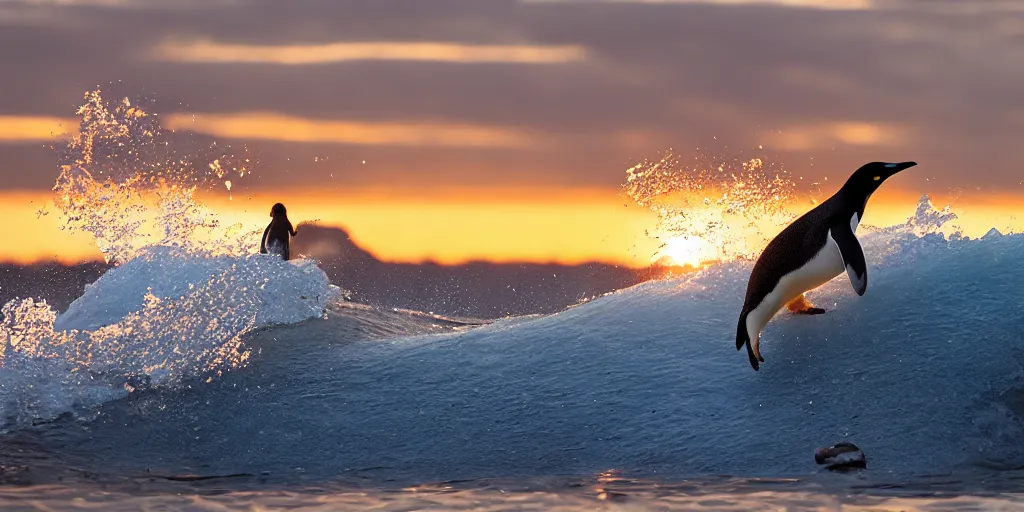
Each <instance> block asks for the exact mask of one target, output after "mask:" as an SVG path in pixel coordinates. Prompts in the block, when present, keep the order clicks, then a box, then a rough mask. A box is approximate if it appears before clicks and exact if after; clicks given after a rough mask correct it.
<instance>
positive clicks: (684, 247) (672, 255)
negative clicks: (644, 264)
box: [654, 236, 715, 267]
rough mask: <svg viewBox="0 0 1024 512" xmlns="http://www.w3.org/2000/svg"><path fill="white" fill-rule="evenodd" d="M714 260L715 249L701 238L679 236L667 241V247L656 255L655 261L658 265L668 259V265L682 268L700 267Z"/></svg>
mask: <svg viewBox="0 0 1024 512" xmlns="http://www.w3.org/2000/svg"><path fill="white" fill-rule="evenodd" d="M714 258H715V249H714V247H711V245H710V244H708V243H707V242H705V241H704V240H702V239H701V238H698V237H695V236H690V237H685V236H678V237H675V238H670V239H669V240H667V241H665V246H664V247H662V249H661V251H659V252H658V254H656V255H655V258H654V261H655V262H656V263H657V262H659V261H660V260H664V259H667V260H668V261H667V262H666V263H669V264H672V265H677V266H680V267H682V266H687V265H688V266H691V267H700V265H701V263H704V262H706V261H710V260H713V259H714Z"/></svg>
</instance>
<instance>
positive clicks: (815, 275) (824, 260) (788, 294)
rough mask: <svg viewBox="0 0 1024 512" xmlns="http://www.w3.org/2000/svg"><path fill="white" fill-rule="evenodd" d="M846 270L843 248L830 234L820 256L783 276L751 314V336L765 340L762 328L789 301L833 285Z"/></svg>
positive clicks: (815, 256)
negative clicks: (829, 283) (824, 286)
mask: <svg viewBox="0 0 1024 512" xmlns="http://www.w3.org/2000/svg"><path fill="white" fill-rule="evenodd" d="M845 270H846V266H845V265H844V264H843V255H842V254H841V253H840V252H839V246H837V245H836V243H835V242H834V241H833V240H832V237H831V235H828V236H827V237H826V239H825V246H824V247H822V249H821V250H820V251H818V254H815V255H814V257H813V258H811V260H810V261H808V262H807V263H805V264H804V265H803V266H802V267H800V268H798V269H796V270H794V271H793V272H790V273H788V274H786V275H784V276H782V279H779V283H778V284H777V285H775V289H773V290H772V291H771V293H769V294H768V295H767V296H765V298H764V300H762V301H761V303H760V304H758V305H757V307H756V308H754V310H753V311H751V312H750V313H749V314H748V315H747V333H749V334H750V336H751V340H752V341H753V339H754V337H755V336H756V337H757V338H760V337H761V329H764V326H765V325H767V324H768V321H769V320H771V319H772V317H773V316H775V313H776V312H778V311H779V310H780V309H782V307H783V306H785V305H786V304H788V303H789V301H791V300H793V299H795V298H797V296H799V295H800V294H801V293H804V292H806V291H808V290H813V289H815V288H817V287H819V286H821V285H823V284H825V283H827V282H829V281H830V280H831V279H832V278H833V277H836V276H837V275H839V274H842V273H843V272H844V271H845Z"/></svg>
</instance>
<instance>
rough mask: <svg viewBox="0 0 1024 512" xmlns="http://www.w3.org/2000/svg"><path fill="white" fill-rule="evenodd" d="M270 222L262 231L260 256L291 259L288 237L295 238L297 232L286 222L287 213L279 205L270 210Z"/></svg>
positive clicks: (289, 222) (282, 206)
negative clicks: (273, 255) (268, 254)
mask: <svg viewBox="0 0 1024 512" xmlns="http://www.w3.org/2000/svg"><path fill="white" fill-rule="evenodd" d="M270 217H271V218H272V220H271V221H270V224H268V225H267V229H264V230H263V239H262V240H261V241H260V254H267V253H270V254H277V255H279V256H281V259H283V260H285V261H288V260H289V259H291V244H290V241H289V238H288V235H291V236H295V235H297V234H298V231H296V230H295V228H293V227H292V223H291V221H289V220H288V211H287V210H286V209H285V207H284V205H283V204H281V203H277V204H275V205H274V206H273V207H272V208H271V209H270Z"/></svg>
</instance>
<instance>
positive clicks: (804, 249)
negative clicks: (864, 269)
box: [740, 195, 856, 322]
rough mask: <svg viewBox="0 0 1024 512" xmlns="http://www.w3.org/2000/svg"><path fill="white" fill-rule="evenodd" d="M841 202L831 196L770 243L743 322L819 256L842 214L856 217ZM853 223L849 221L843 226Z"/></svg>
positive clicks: (752, 274)
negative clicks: (781, 283) (784, 281)
mask: <svg viewBox="0 0 1024 512" xmlns="http://www.w3.org/2000/svg"><path fill="white" fill-rule="evenodd" d="M841 200H842V198H841V197H839V196H838V195H835V196H832V197H830V198H829V199H828V200H827V201H825V202H823V203H821V204H820V205H818V206H817V207H815V208H814V209H812V210H811V211H809V212H807V213H805V214H803V215H802V216H801V217H800V218H798V219H796V220H795V221H793V222H792V223H791V224H790V225H789V226H786V229H783V230H782V232H780V233H779V234H778V235H776V237H775V238H774V239H773V240H772V241H771V242H769V243H768V246H767V247H765V248H764V251H762V252H761V256H759V257H758V259H757V262H756V263H754V269H753V270H752V271H751V272H750V281H749V282H748V283H747V296H746V298H745V300H744V302H743V313H742V315H741V317H740V319H741V322H742V321H743V319H744V318H745V317H746V314H747V313H748V312H749V311H750V310H751V309H754V308H755V307H757V305H758V304H760V303H761V299H763V298H764V297H765V296H766V295H768V294H769V293H771V291H772V290H773V289H774V288H775V285H777V284H778V283H779V280H780V279H782V276H784V275H786V274H789V273H790V272H793V271H794V270H796V269H798V268H800V267H802V266H803V265H804V264H805V263H807V262H808V261H810V260H811V258H813V257H814V255H816V254H818V251H820V250H821V248H822V246H823V244H824V243H825V242H826V240H825V237H826V236H827V235H828V230H829V229H830V228H831V227H832V225H833V224H835V223H836V222H837V219H838V216H839V215H841V214H842V213H843V212H844V211H845V210H850V216H851V217H852V215H853V213H854V211H856V210H855V209H852V208H843V207H842V203H841ZM849 221H850V219H845V220H844V221H843V223H848V222H849Z"/></svg>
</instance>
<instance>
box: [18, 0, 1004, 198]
mask: <svg viewBox="0 0 1024 512" xmlns="http://www.w3.org/2000/svg"><path fill="white" fill-rule="evenodd" d="M873 5H874V6H875V7H876V8H871V9H861V10H825V9H815V8H798V7H786V6H779V5H764V4H741V5H716V4H713V3H665V4H641V3H630V2H619V3H609V4H599V3H589V2H563V3H559V2H555V3H523V2H518V1H512V0H501V1H492V0H431V1H424V2H419V1H417V2H409V1H407V0H366V1H359V2H352V1H345V2H333V1H326V0H325V1H320V2H311V1H289V2H278V1H269V0H267V1H242V0H239V1H235V2H219V3H198V2H192V3H182V2H178V3H170V4H167V3H161V4H157V3H155V2H152V3H145V2H139V3H124V4H120V5H116V6H111V5H96V3H95V2H94V3H89V2H81V3H79V4H74V3H72V4H71V5H57V6H55V5H41V4H36V3H19V2H12V1H10V0H7V1H5V2H4V1H0V63H2V64H0V66H2V74H3V77H4V80H3V81H2V82H0V115H25V116H44V115H45V116H63V117H69V116H70V115H71V114H72V113H73V109H74V107H75V105H76V104H77V103H78V102H79V101H80V98H81V94H82V93H83V92H84V91H85V90H87V89H90V88H93V87H95V86H96V85H100V84H108V83H110V82H111V81H114V82H116V83H115V84H113V85H112V86H111V88H112V90H114V91H116V92H118V93H122V94H128V95H135V94H137V93H139V92H141V91H148V92H152V93H154V94H156V96H157V98H158V101H159V105H160V106H161V107H162V108H163V109H165V110H166V111H183V112H198V113H204V114H217V113H225V114H227V113H239V112H252V111H260V112H274V113H280V114H286V115H289V116H296V117H304V118H311V119H319V120H344V121H359V122H389V123H423V122H432V123H438V122H444V123H456V124H470V125H481V126H493V127H499V128H509V129H515V130H519V131H522V132H525V133H529V134H531V135H530V136H531V137H534V138H536V140H537V141H538V144H537V145H536V147H529V148H522V149H479V148H477V149H470V148H452V147H444V148H442V147H427V148H417V147H380V146H374V147H369V146H360V145H342V144H304V143H285V142H269V141H255V142H252V144H251V145H252V146H253V147H254V148H256V149H258V151H259V152H260V154H261V155H262V156H261V161H262V163H263V166H262V168H261V169H260V172H259V176H258V178H257V179H256V180H254V181H253V183H252V184H253V185H259V186H274V185H280V184H285V183H288V184H300V185H301V184H314V183H323V182H325V181H326V180H330V181H328V182H329V183H333V184H338V185H344V184H354V183H358V184H366V183H409V184H415V183H428V182H429V183H434V184H438V183H442V184H443V183H453V184H455V183H460V184H461V183H473V184H496V185H501V184H517V185H523V184H527V185H529V184H536V185H537V186H545V185H554V184H576V185H588V186H607V187H614V186H615V185H616V184H617V183H619V181H620V180H621V179H622V177H623V171H624V169H625V167H627V166H628V165H630V164H631V163H633V162H635V161H637V160H639V159H642V158H647V157H657V156H658V155H659V154H660V152H661V151H662V150H664V149H667V148H668V147H669V146H673V147H675V148H676V150H677V151H682V152H687V151H690V150H693V149H694V148H697V147H704V148H708V150H709V151H712V152H717V153H719V154H721V155H723V156H731V155H733V153H735V156H742V155H740V153H741V151H740V150H741V149H745V148H754V147H756V146H757V145H759V144H765V145H766V146H767V149H768V150H770V151H773V152H776V153H777V154H778V157H779V158H780V159H782V160H783V161H784V162H786V164H787V165H788V166H790V167H791V168H792V169H794V170H796V171H798V172H799V173H801V174H803V175H806V176H810V177H821V176H824V175H827V176H829V177H830V178H831V179H841V178H842V177H844V176H845V174H847V173H848V172H849V171H850V170H851V169H852V168H854V167H856V166H857V165H859V164H860V163H862V162H864V161H867V160H875V159H882V160H908V159H914V160H917V161H919V162H920V163H921V164H922V165H921V167H920V168H919V169H916V170H915V172H914V173H909V174H908V175H907V176H901V180H902V181H901V183H902V184H904V185H905V186H908V187H911V186H913V187H915V188H924V187H926V186H927V188H928V189H929V190H933V191H945V190H948V189H950V188H960V189H969V190H974V189H976V188H979V187H980V188H981V189H982V190H988V191H1007V190H1011V191H1012V190H1020V189H1021V185H1020V181H1021V179H1022V174H1024V172H1022V170H1021V166H1020V163H1021V162H1022V161H1024V147H1022V145H1021V144H1020V143H1019V142H1018V141H1019V139H1020V133H1021V131H1022V129H1024V101H1021V100H1020V91H1021V90H1024V10H1022V9H1020V8H1019V5H1020V4H1019V3H1016V2H1000V1H976V2H975V1H972V2H971V3H970V6H969V7H968V6H965V5H964V2H954V1H952V0H950V1H945V0H943V1H932V0H928V1H924V0H903V1H888V2H885V1H880V2H874V4H873ZM196 40H204V41H213V42H216V43H223V44H236V45H237V44H241V45H288V44H307V45H317V44H331V43H339V42H352V41H372V42H381V41H384V42H444V43H462V44H471V45H472V44H487V45H536V46H545V47H550V46H557V45H572V46H579V47H582V48H584V49H585V51H586V57H585V58H584V59H582V60H579V61H572V62H565V63H555V64H518V63H484V64H465V63H454V62H436V61H429V62H410V61H396V60H366V61H349V62H333V63H322V64H309V65H296V66H286V65H280V64H273V63H215V64H210V63H193V62H171V61H166V60H162V59H160V58H158V55H157V54H156V53H155V51H154V49H155V48H156V47H158V46H159V45H161V44H167V43H168V42H176V43H180V44H187V43H188V42H190V41H196ZM843 123H846V124H843ZM850 123H860V124H862V125H866V126H868V127H875V128H879V130H878V131H877V134H880V135H877V134H876V136H875V137H874V138H872V136H871V134H870V133H867V132H864V131H863V130H861V131H859V132H856V133H848V132H849V130H848V129H847V128H843V127H844V126H847V125H849V124H850ZM844 130H846V131H844ZM773 134H774V135H773ZM865 134H866V135H865ZM812 135H813V136H814V137H812V138H813V140H811V139H810V138H809V137H811V136H812ZM801 137H802V138H803V139H807V140H803V141H802V142H801V140H797V139H801ZM779 141H787V144H782V143H781V142H779ZM773 144H775V147H773ZM0 152H2V156H3V157H2V159H0V173H3V174H2V175H3V176H4V177H5V186H7V187H8V188H26V187H34V188H43V187H49V186H50V185H51V182H52V178H53V175H54V174H55V172H56V171H55V170H54V169H52V166H51V167H47V162H52V159H51V158H50V156H49V155H48V154H47V153H46V151H45V150H44V149H43V148H42V144H36V143H19V144H10V143H8V144H3V143H0ZM743 154H748V153H746V152H744V153H743ZM313 157H320V158H322V157H330V158H328V160H327V163H324V162H317V163H316V164H315V165H314V164H313V162H312V160H313ZM363 160H367V161H368V163H369V166H367V165H363V164H362V163H361V162H362V161H363ZM26 169H27V170H30V171H31V172H26ZM332 175H333V177H332ZM926 180H928V181H927V182H926ZM935 187H938V188H935ZM1011 187H1012V188H1011Z"/></svg>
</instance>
